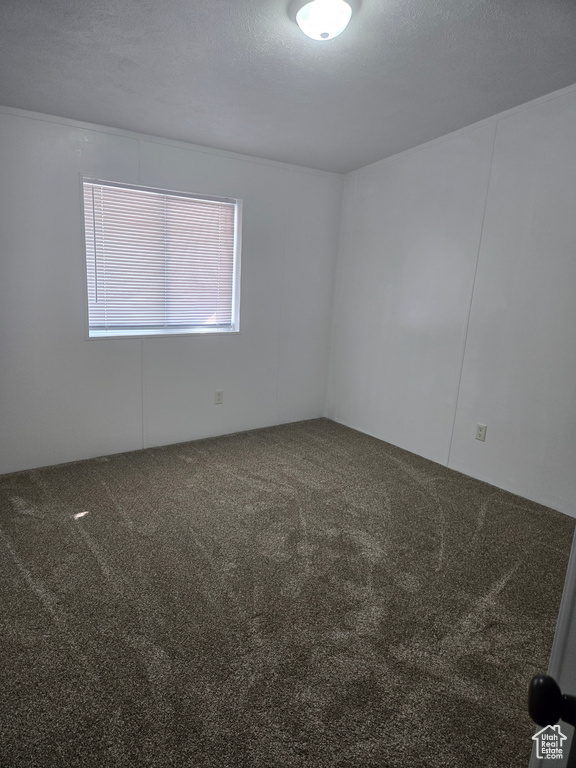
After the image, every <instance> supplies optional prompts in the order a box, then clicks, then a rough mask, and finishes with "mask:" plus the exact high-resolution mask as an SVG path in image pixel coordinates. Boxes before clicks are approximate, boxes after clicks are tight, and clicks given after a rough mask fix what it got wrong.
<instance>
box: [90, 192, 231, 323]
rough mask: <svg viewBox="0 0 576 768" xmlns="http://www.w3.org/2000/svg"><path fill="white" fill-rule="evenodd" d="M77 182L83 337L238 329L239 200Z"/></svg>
mask: <svg viewBox="0 0 576 768" xmlns="http://www.w3.org/2000/svg"><path fill="white" fill-rule="evenodd" d="M83 188H84V232H85V239H86V276H87V291H88V325H89V336H90V337H102V336H133V335H136V336H146V335H158V334H160V335H162V334H186V333H213V332H233V331H237V330H238V316H239V269H240V201H239V200H231V199H224V198H213V197H199V196H194V195H188V194H184V193H180V192H170V191H166V190H158V189H148V188H144V187H135V186H131V185H123V184H116V183H112V182H107V181H106V182H105V181H99V180H96V179H83Z"/></svg>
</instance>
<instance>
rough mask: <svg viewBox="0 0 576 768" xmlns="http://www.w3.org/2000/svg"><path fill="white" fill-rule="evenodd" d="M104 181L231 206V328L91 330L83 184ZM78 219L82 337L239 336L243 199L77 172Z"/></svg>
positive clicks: (113, 184)
mask: <svg viewBox="0 0 576 768" xmlns="http://www.w3.org/2000/svg"><path fill="white" fill-rule="evenodd" d="M85 183H89V184H103V185H110V186H114V187H118V188H123V189H134V190H139V191H143V192H151V193H158V194H166V195H172V196H174V197H184V198H187V199H196V200H200V201H202V200H205V201H209V202H210V201H213V202H223V203H229V204H233V205H234V257H233V267H232V307H231V327H229V326H226V327H221V328H218V327H214V326H212V327H204V328H203V327H202V326H191V327H190V328H189V329H181V328H178V329H174V330H169V329H165V328H164V329H158V330H153V329H150V328H144V329H142V330H138V329H135V328H132V329H119V330H117V331H104V332H96V333H94V332H92V333H91V328H90V299H89V278H88V253H87V243H86V225H85V210H86V209H85V202H84V184H85ZM79 185H80V219H81V226H82V249H81V251H82V258H83V262H82V266H83V274H84V309H85V312H84V317H85V338H86V340H87V341H95V340H101V339H147V338H149V339H160V338H168V339H171V338H182V337H198V338H200V337H209V338H214V337H217V336H230V335H239V333H240V275H241V270H240V267H241V251H242V199H241V198H235V197H220V196H216V195H206V194H200V193H197V192H187V191H185V190H174V189H167V188H164V187H151V186H149V185H144V184H135V183H131V182H123V181H114V180H112V179H103V178H100V177H96V176H93V175H89V174H85V173H80V174H79Z"/></svg>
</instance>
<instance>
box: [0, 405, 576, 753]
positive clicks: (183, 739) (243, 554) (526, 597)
mask: <svg viewBox="0 0 576 768" xmlns="http://www.w3.org/2000/svg"><path fill="white" fill-rule="evenodd" d="M573 531H574V520H573V519H571V518H569V517H567V516H565V515H563V514H560V513H559V512H555V511H553V510H551V509H547V508H544V507H541V506H539V505H537V504H534V503H531V502H529V501H526V500H525V499H522V498H520V497H518V496H514V495H512V494H509V493H506V492H504V491H501V490H498V489H496V488H494V487H492V486H490V485H487V484H485V483H482V482H479V481H477V480H473V479H471V478H469V477H466V476H464V475H461V474H459V473H457V472H454V471H452V470H449V469H447V468H445V467H443V466H441V465H438V464H435V463H433V462H430V461H427V460H426V459H423V458H420V457H418V456H415V455H413V454H410V453H408V452H406V451H403V450H400V449H398V448H395V447H393V446H390V445H388V444H386V443H384V442H381V441H379V440H376V439H374V438H371V437H368V436H366V435H363V434H361V433H359V432H356V431H354V430H351V429H348V428H346V427H343V426H341V425H338V424H336V423H334V422H331V421H329V420H327V419H317V420H313V421H306V422H298V423H295V424H288V425H283V426H279V427H271V428H267V429H260V430H254V431H250V432H245V433H240V434H236V435H230V436H225V437H218V438H213V439H207V440H200V441H195V442H189V443H183V444H178V445H173V446H168V447H162V448H154V449H147V450H143V451H136V452H131V453H125V454H120V455H114V456H108V457H104V458H100V459H93V460H88V461H82V462H74V463H72V464H65V465H60V466H55V467H48V468H44V469H38V470H32V471H27V472H19V473H14V474H10V475H4V476H2V477H0V579H1V583H2V589H1V599H2V604H1V612H0V633H1V642H2V650H1V656H2V662H3V667H4V671H3V673H2V677H3V681H2V686H1V691H0V766H2V768H7V767H10V768H108V767H110V768H132V767H134V768H147V767H148V766H154V767H157V768H164V767H165V766H166V767H167V766H178V768H228V767H231V768H236V767H237V768H244V767H246V768H337V767H338V768H417V767H419V766H422V767H426V768H440V766H442V768H444V767H445V766H454V767H456V768H457V767H459V766H462V768H475V767H476V766H478V768H490V767H491V766H494V768H508V767H510V768H518V767H520V766H527V764H528V759H529V754H530V750H531V736H532V734H533V733H535V726H534V725H533V724H532V723H531V721H530V719H529V717H528V715H527V706H526V694H527V687H528V683H529V681H530V679H531V677H532V675H533V674H535V673H537V672H542V671H545V670H546V668H547V664H548V657H549V654H550V649H551V644H552V639H553V634H554V628H555V622H556V617H557V613H558V607H559V603H560V597H561V592H562V586H563V582H564V577H565V571H566V565H567V561H568V555H569V551H570V546H571V539H572V534H573Z"/></svg>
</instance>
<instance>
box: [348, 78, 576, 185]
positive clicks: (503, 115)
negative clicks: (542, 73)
mask: <svg viewBox="0 0 576 768" xmlns="http://www.w3.org/2000/svg"><path fill="white" fill-rule="evenodd" d="M573 93H576V84H574V85H569V86H567V87H566V88H561V89H560V90H558V91H553V92H552V93H547V94H545V95H544V96H539V97H538V98H537V99H533V100H532V101H527V102H525V103H524V104H519V105H518V106H516V107H511V108H510V109H507V110H505V111H504V112H499V113H498V114H496V115H492V116H491V117H486V118H484V119H483V120H479V121H478V122H477V123H472V124H471V125H467V126H464V127H463V128H458V129H457V130H455V131H451V132H450V133H445V134H444V135H443V136H439V137H438V138H437V139H431V140H430V141H427V142H425V143H424V144H418V145H417V146H415V147H410V149H405V150H404V151H403V152H398V153H397V154H396V155H390V156H389V157H384V158H382V160H377V161H376V162H375V163H370V164H369V165H364V166H362V168H357V169H356V170H355V171H349V173H347V174H346V176H347V177H349V176H357V175H359V174H362V173H365V172H369V171H371V170H376V169H378V168H380V167H382V166H383V165H385V164H386V163H392V162H394V161H395V160H401V159H403V158H406V157H408V156H409V155H411V154H413V153H415V152H420V151H421V150H424V149H428V148H429V147H433V146H435V145H436V144H441V143H443V142H444V141H450V140H451V139H455V138H458V137H459V136H464V135H465V134H467V133H470V132H471V131H477V130H480V129H481V128H485V127H486V126H489V125H493V124H494V123H499V122H500V121H501V120H506V119H507V118H509V117H513V116H514V115H517V114H519V113H520V112H524V111H526V110H527V109H535V108H536V107H539V106H541V105H542V104H545V103H546V102H548V101H554V100H555V99H561V98H563V97H565V96H569V95H570V94H573Z"/></svg>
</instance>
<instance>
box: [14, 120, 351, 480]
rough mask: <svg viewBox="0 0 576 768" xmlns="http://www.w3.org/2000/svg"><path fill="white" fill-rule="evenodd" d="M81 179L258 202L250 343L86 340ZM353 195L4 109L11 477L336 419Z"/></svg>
mask: <svg viewBox="0 0 576 768" xmlns="http://www.w3.org/2000/svg"><path fill="white" fill-rule="evenodd" d="M80 173H85V174H88V175H92V176H95V177H99V178H104V179H113V180H119V181H125V182H132V183H139V182H141V183H143V184H146V185H150V186H158V187H167V188H173V189H184V190H189V191H192V192H200V193H206V194H213V195H223V196H229V197H239V198H242V199H243V201H244V205H243V212H244V216H243V249H242V295H241V317H240V322H241V332H240V334H239V335H234V336H218V337H210V336H202V337H177V338H156V339H145V340H142V339H129V340H126V339H98V340H94V339H93V340H90V341H87V340H86V339H85V322H84V317H85V299H84V272H83V270H84V265H83V250H82V231H81V203H80V183H79V174H80ZM341 186H342V179H341V177H340V176H338V175H335V174H327V173H321V172H316V171H309V170H306V169H303V168H297V167H291V166H287V165H282V164H279V163H269V162H266V161H258V160H254V159H251V158H245V157H241V156H237V155H232V154H229V153H222V152H216V151H212V150H206V149H202V148H199V147H193V146H188V145H184V144H179V143H176V142H166V141H162V140H160V139H153V138H150V137H143V136H139V135H137V134H131V133H127V132H121V131H113V130H111V129H104V128H99V127H97V126H87V125H82V124H78V123H72V122H70V121H65V120H59V119H57V118H47V117H45V116H40V115H34V114H30V113H25V112H20V111H16V110H9V109H2V110H0V472H9V471H14V470H19V469H25V468H30V467H36V466H42V465H46V464H53V463H58V462H64V461H70V460H75V459H81V458H86V457H90V456H96V455H102V454H107V453H113V452H119V451H127V450H133V449H138V448H142V447H146V446H150V445H160V444H166V443H173V442H178V441H184V440H191V439H195V438H200V437H204V436H209V435H217V434H222V433H227V432H235V431H239V430H243V429H250V428H255V427H261V426H266V425H271V424H276V423H282V422H288V421H296V420H299V419H308V418H314V417H317V416H321V415H322V412H323V407H324V398H325V388H326V379H327V370H328V356H329V334H330V308H331V301H332V292H333V275H334V259H335V254H336V251H337V235H338V222H339V211H340V198H341ZM215 389H222V390H224V404H223V405H221V406H215V405H214V390H215Z"/></svg>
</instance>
